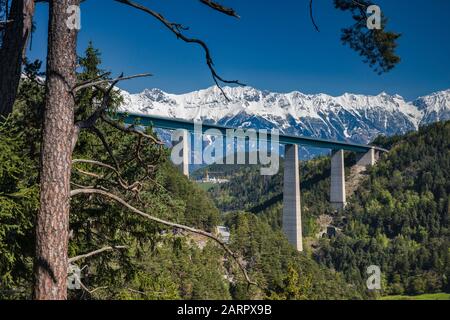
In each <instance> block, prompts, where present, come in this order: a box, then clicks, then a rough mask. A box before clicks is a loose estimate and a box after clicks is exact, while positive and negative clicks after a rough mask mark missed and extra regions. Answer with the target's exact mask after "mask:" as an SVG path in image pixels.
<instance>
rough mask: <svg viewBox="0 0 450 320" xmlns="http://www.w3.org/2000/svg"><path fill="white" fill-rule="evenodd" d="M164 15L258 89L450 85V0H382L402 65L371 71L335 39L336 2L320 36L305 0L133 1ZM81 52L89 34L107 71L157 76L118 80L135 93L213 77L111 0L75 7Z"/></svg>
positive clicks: (188, 51)
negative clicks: (213, 5) (221, 8)
mask: <svg viewBox="0 0 450 320" xmlns="http://www.w3.org/2000/svg"><path fill="white" fill-rule="evenodd" d="M135 1H136V2H140V3H142V4H145V5H151V7H152V8H153V9H155V10H157V11H159V12H161V13H162V14H163V15H164V16H166V17H167V19H169V20H171V21H174V22H178V23H182V24H183V25H185V26H189V27H190V29H189V31H188V32H187V34H188V35H190V36H193V37H197V38H201V39H203V40H205V41H206V42H207V43H208V45H209V47H210V49H211V52H212V55H213V58H214V61H215V65H216V69H217V70H218V72H219V73H220V74H221V75H222V76H223V77H225V78H228V79H239V80H241V81H242V82H244V83H246V84H247V85H250V86H253V87H255V88H259V89H266V90H271V91H279V92H288V91H293V90H299V91H301V92H304V93H319V92H323V93H328V94H331V95H340V94H342V93H344V92H354V93H363V94H378V93H379V92H382V91H385V92H388V93H391V94H394V93H398V94H400V95H403V96H404V97H405V98H406V99H414V98H415V97H417V96H420V95H426V94H429V93H431V92H434V91H439V90H443V89H448V88H450V61H449V59H450V1H449V0H427V1H425V0H395V1H392V0H379V1H378V4H379V5H380V7H381V9H382V11H383V12H384V14H385V15H386V16H387V17H388V18H389V19H390V20H389V27H388V29H391V30H394V31H396V32H400V33H401V34H402V37H401V39H400V41H399V48H398V53H399V54H400V56H401V58H402V62H401V63H400V64H399V65H398V66H397V67H396V68H395V69H394V70H392V71H391V72H389V73H388V74H384V75H381V76H379V75H377V74H376V73H375V72H373V71H372V69H370V68H369V66H368V65H366V64H364V63H363V62H362V60H361V58H360V57H359V56H358V55H357V54H356V53H355V52H353V51H352V50H351V49H349V48H348V47H346V46H343V45H342V44H341V43H340V40H339V38H340V29H341V28H342V27H346V26H348V25H350V23H351V17H350V15H349V14H348V13H344V12H341V11H338V10H336V9H334V7H333V4H332V0H315V17H316V21H317V23H318V25H319V27H320V29H321V32H320V33H317V32H316V31H315V30H314V28H313V26H312V25H311V22H310V19H309V14H308V3H309V0H284V1H283V0H278V1H275V0H260V1H256V0H221V1H220V2H221V3H223V4H224V5H227V6H231V7H233V8H234V9H236V11H237V12H238V14H239V15H240V16H241V19H236V18H232V17H228V16H225V15H222V14H220V13H217V12H215V11H213V10H211V9H209V8H207V7H206V6H204V5H202V4H201V3H200V2H199V1H198V0H153V1H148V0H135ZM81 10H82V29H81V31H80V35H79V53H82V52H83V50H84V49H85V47H86V45H87V43H88V42H89V41H90V40H92V41H93V42H94V46H95V47H97V48H99V49H100V50H101V52H102V59H103V68H104V69H106V70H109V71H112V72H113V73H114V74H120V73H121V72H124V73H125V74H126V75H130V74H136V73H142V72H151V73H153V74H154V76H153V77H151V78H147V79H137V80H132V81H129V82H123V83H122V84H121V87H122V88H123V89H126V90H129V91H131V92H139V91H142V90H143V89H144V88H161V89H162V90H164V91H167V92H173V93H182V92H188V91H192V90H198V89H202V88H206V87H209V86H211V85H212V84H213V82H212V79H211V76H210V73H209V70H208V69H207V67H206V65H205V63H204V54H203V52H202V50H201V49H200V48H199V47H198V46H196V45H192V44H186V43H184V42H182V41H180V40H177V39H176V37H175V36H174V35H173V34H171V33H170V31H168V30H167V29H165V28H164V27H163V26H162V25H161V24H160V23H159V22H158V21H156V20H155V19H153V18H152V17H150V16H148V15H146V14H145V13H141V12H137V11H136V10H134V9H132V8H128V7H126V6H124V5H122V4H118V3H114V2H113V1H112V0H88V1H86V3H84V4H83V5H82V7H81ZM47 18H48V5H46V4H38V8H37V13H36V19H35V20H36V25H37V30H36V32H35V34H34V35H33V43H32V48H31V51H30V53H29V56H30V58H33V59H34V58H39V59H42V60H45V54H46V47H47V37H46V30H47V23H48V19H47Z"/></svg>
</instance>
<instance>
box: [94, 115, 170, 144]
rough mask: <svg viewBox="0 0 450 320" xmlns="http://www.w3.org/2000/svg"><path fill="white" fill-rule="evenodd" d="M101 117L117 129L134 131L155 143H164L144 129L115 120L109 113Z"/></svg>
mask: <svg viewBox="0 0 450 320" xmlns="http://www.w3.org/2000/svg"><path fill="white" fill-rule="evenodd" d="M101 118H102V120H103V121H105V122H106V123H108V124H109V125H110V126H112V127H114V128H116V129H118V130H120V131H123V132H128V133H133V134H136V135H139V136H141V137H144V138H146V139H150V140H151V141H153V142H154V143H155V144H158V145H164V142H162V141H159V140H158V139H156V138H155V137H153V136H151V135H149V134H146V133H145V132H144V131H142V130H137V129H136V128H134V127H133V126H129V127H125V126H123V125H121V124H120V123H118V122H117V121H114V120H113V119H111V118H109V117H108V116H107V115H104V114H102V115H101Z"/></svg>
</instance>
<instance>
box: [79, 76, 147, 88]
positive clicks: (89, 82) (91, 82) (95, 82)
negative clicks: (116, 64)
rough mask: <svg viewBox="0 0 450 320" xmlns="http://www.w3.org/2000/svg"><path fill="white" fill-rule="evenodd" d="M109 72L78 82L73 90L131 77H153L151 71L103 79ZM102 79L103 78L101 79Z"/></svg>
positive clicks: (116, 81)
mask: <svg viewBox="0 0 450 320" xmlns="http://www.w3.org/2000/svg"><path fill="white" fill-rule="evenodd" d="M108 74H109V73H105V74H103V75H100V76H98V77H97V78H95V79H92V80H87V81H85V82H82V83H79V84H77V85H76V86H75V87H74V88H73V89H72V92H77V91H79V90H81V89H85V88H90V87H94V86H97V85H100V84H103V83H116V84H117V83H118V82H120V81H125V80H130V79H136V78H144V77H151V76H152V74H151V73H141V74H136V75H132V76H128V77H124V76H123V75H122V76H120V77H118V78H115V79H101V78H102V77H104V76H105V75H108ZM99 79H101V80H99Z"/></svg>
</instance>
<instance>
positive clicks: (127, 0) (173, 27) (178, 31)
mask: <svg viewBox="0 0 450 320" xmlns="http://www.w3.org/2000/svg"><path fill="white" fill-rule="evenodd" d="M114 1H116V2H120V3H123V4H125V5H128V6H130V7H133V8H135V9H138V10H140V11H143V12H145V13H147V14H149V15H151V16H152V17H154V18H156V19H157V20H158V21H160V22H161V23H162V24H163V25H164V26H166V27H167V29H169V30H170V31H171V32H172V33H173V34H175V35H176V37H177V39H181V40H183V41H184V42H186V43H195V44H198V45H199V46H200V47H202V49H203V51H204V52H205V58H206V65H207V66H208V68H209V70H210V72H211V75H212V78H213V80H214V82H215V84H216V85H217V87H218V88H219V89H220V90H221V92H222V94H223V95H224V97H225V98H226V99H227V100H228V101H229V99H228V97H227V95H226V94H225V91H223V89H222V87H221V86H220V84H219V82H222V83H226V84H237V85H245V84H243V83H241V82H240V81H239V80H226V79H224V78H222V77H221V76H220V75H219V74H218V73H217V71H216V69H215V68H214V62H213V59H212V57H211V52H210V50H209V47H208V46H207V45H206V43H205V42H204V41H202V40H200V39H195V38H190V37H187V36H186V35H184V34H183V32H182V30H183V29H182V28H180V24H178V23H173V22H170V21H168V20H167V19H166V18H164V16H163V15H162V14H160V13H158V12H156V11H154V10H152V9H150V8H148V7H145V6H143V5H141V4H138V3H135V2H133V1H131V0H114Z"/></svg>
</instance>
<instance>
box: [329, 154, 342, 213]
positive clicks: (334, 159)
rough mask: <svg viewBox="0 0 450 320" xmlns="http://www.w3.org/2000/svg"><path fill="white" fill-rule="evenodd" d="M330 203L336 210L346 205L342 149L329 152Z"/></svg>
mask: <svg viewBox="0 0 450 320" xmlns="http://www.w3.org/2000/svg"><path fill="white" fill-rule="evenodd" d="M330 203H331V206H332V207H333V208H334V209H336V210H342V209H344V208H345V205H346V199H345V169H344V150H333V151H332V154H331V185H330Z"/></svg>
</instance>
